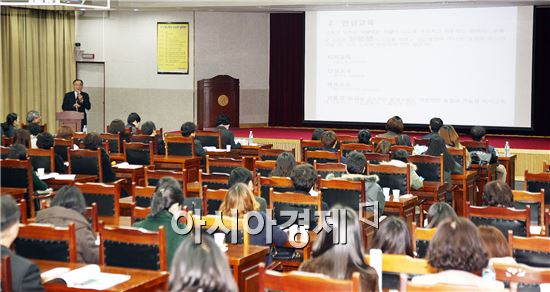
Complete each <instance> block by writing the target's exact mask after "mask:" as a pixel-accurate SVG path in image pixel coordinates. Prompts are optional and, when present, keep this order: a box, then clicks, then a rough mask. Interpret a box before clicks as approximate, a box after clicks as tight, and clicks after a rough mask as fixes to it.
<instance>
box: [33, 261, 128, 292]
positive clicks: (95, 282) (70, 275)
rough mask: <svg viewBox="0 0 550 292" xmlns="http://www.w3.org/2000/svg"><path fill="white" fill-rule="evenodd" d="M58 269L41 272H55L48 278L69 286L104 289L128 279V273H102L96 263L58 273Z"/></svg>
mask: <svg viewBox="0 0 550 292" xmlns="http://www.w3.org/2000/svg"><path fill="white" fill-rule="evenodd" d="M58 269H59V268H55V269H52V270H50V271H47V272H45V273H43V274H50V275H53V274H57V276H56V277H54V279H51V278H50V280H56V279H61V280H63V281H64V282H65V283H66V284H67V287H69V288H78V289H93V290H105V289H108V288H110V287H113V286H115V285H118V284H120V283H122V282H125V281H128V280H129V279H130V276H129V275H122V274H110V273H102V272H101V269H100V268H99V266H98V265H86V266H84V267H82V268H79V269H75V270H72V271H70V272H66V273H62V274H59V273H60V272H61V270H60V269H59V270H58ZM54 271H55V273H54Z"/></svg>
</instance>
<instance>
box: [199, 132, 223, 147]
mask: <svg viewBox="0 0 550 292" xmlns="http://www.w3.org/2000/svg"><path fill="white" fill-rule="evenodd" d="M195 139H198V140H199V141H200V142H201V145H202V146H203V147H205V146H208V147H216V148H218V149H220V148H222V134H221V131H220V130H217V131H215V132H210V131H196V132H195Z"/></svg>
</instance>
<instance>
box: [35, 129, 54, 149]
mask: <svg viewBox="0 0 550 292" xmlns="http://www.w3.org/2000/svg"><path fill="white" fill-rule="evenodd" d="M36 147H38V148H40V149H50V148H52V147H53V136H52V134H50V133H48V132H44V133H40V134H38V136H36Z"/></svg>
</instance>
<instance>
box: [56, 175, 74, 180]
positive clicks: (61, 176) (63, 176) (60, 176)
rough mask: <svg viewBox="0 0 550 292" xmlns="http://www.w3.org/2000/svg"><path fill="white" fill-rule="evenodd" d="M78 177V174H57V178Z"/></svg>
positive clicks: (68, 178) (70, 178)
mask: <svg viewBox="0 0 550 292" xmlns="http://www.w3.org/2000/svg"><path fill="white" fill-rule="evenodd" d="M75 178H76V174H58V175H56V176H55V179H56V180H74V179H75Z"/></svg>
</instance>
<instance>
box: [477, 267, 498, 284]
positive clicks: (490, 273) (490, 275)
mask: <svg viewBox="0 0 550 292" xmlns="http://www.w3.org/2000/svg"><path fill="white" fill-rule="evenodd" d="M481 277H482V278H483V280H488V281H496V278H497V277H496V273H495V270H494V269H493V267H487V268H485V269H483V271H482V274H481Z"/></svg>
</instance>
